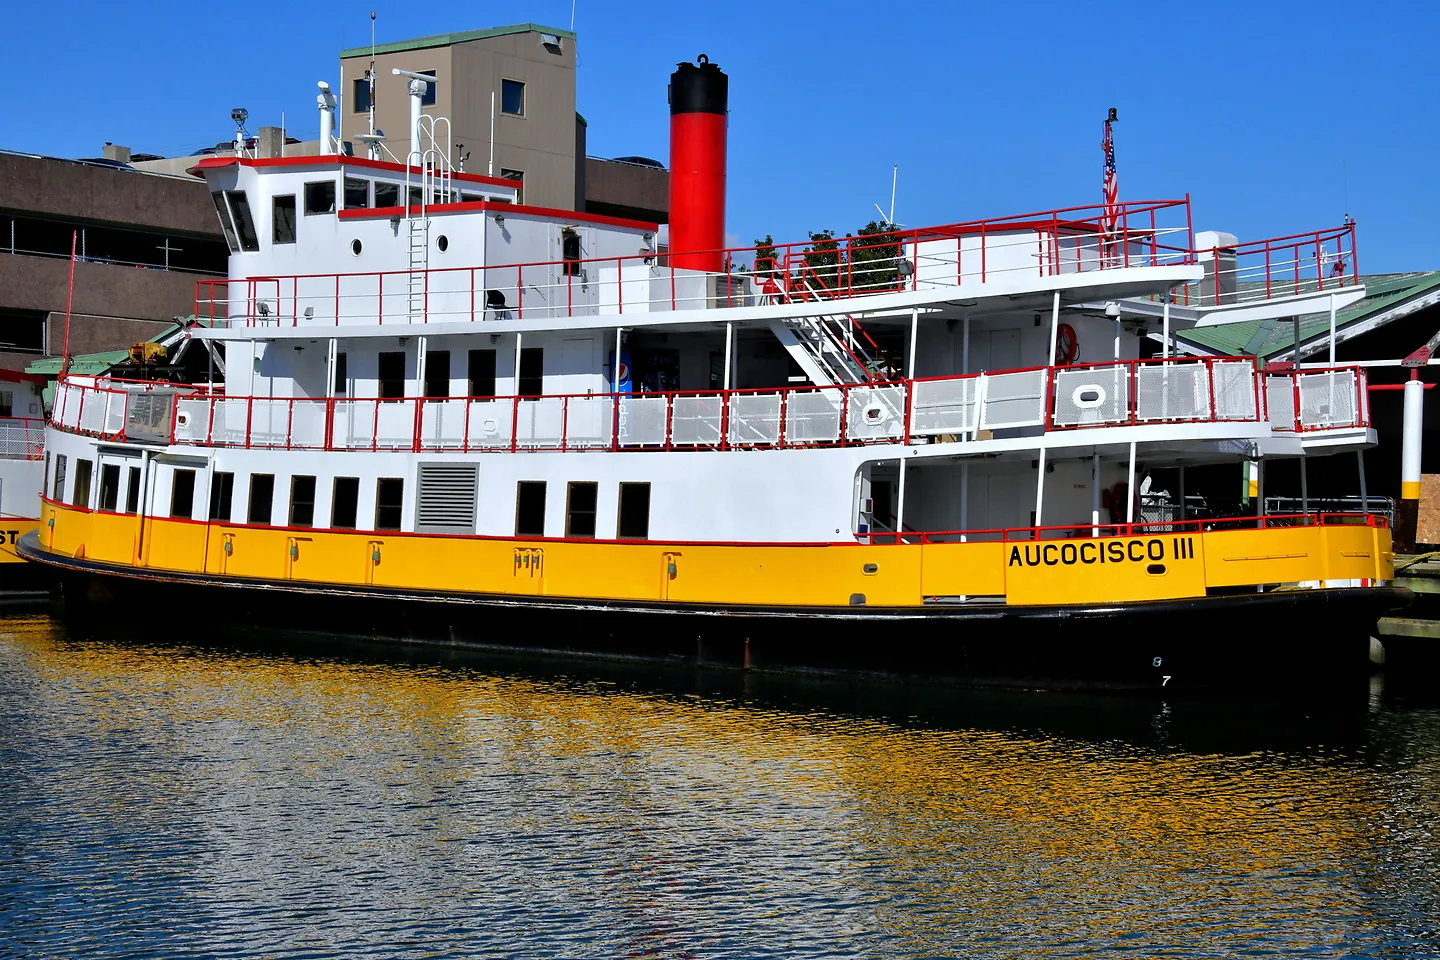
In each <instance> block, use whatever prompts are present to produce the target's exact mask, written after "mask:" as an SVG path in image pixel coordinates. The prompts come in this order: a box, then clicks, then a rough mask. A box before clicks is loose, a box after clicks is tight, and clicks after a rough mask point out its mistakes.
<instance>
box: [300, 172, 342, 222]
mask: <svg viewBox="0 0 1440 960" xmlns="http://www.w3.org/2000/svg"><path fill="white" fill-rule="evenodd" d="M334 212H335V181H334V180H326V181H324V182H322V183H307V184H305V216H307V217H308V216H310V215H312V214H316V213H334Z"/></svg>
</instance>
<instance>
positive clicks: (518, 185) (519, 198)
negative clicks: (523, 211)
mask: <svg viewBox="0 0 1440 960" xmlns="http://www.w3.org/2000/svg"><path fill="white" fill-rule="evenodd" d="M500 176H501V177H503V178H504V179H506V180H514V181H515V202H516V203H524V202H525V171H524V170H510V169H507V168H505V167H501V168H500Z"/></svg>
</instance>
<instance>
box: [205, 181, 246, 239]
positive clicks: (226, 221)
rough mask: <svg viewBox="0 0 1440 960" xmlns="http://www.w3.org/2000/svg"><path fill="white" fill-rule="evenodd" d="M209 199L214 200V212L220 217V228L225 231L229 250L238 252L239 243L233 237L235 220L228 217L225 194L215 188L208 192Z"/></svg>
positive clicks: (228, 210)
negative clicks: (210, 192) (213, 190)
mask: <svg viewBox="0 0 1440 960" xmlns="http://www.w3.org/2000/svg"><path fill="white" fill-rule="evenodd" d="M210 199H211V200H214V201H215V214H216V215H217V216H218V217H219V218H220V229H222V230H224V231H225V242H226V243H227V244H229V245H230V252H231V253H239V252H240V243H239V241H238V240H236V239H235V221H233V220H231V219H230V208H229V207H227V206H225V194H223V193H221V192H220V191H218V190H217V191H215V192H214V193H212V194H210Z"/></svg>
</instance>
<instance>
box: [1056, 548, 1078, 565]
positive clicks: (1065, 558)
mask: <svg viewBox="0 0 1440 960" xmlns="http://www.w3.org/2000/svg"><path fill="white" fill-rule="evenodd" d="M1078 552H1079V551H1078V550H1077V549H1076V547H1075V544H1073V543H1067V544H1064V545H1062V546H1061V547H1060V562H1061V563H1063V564H1066V565H1067V566H1074V565H1075V558H1076V555H1077V554H1078Z"/></svg>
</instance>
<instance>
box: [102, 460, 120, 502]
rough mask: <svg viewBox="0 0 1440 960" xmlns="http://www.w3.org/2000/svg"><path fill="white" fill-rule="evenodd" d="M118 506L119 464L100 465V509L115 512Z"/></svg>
mask: <svg viewBox="0 0 1440 960" xmlns="http://www.w3.org/2000/svg"><path fill="white" fill-rule="evenodd" d="M119 505H120V464H118V463H102V464H100V509H101V510H109V511H110V512H111V513H114V512H115V508H116V507H118V506H119Z"/></svg>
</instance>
